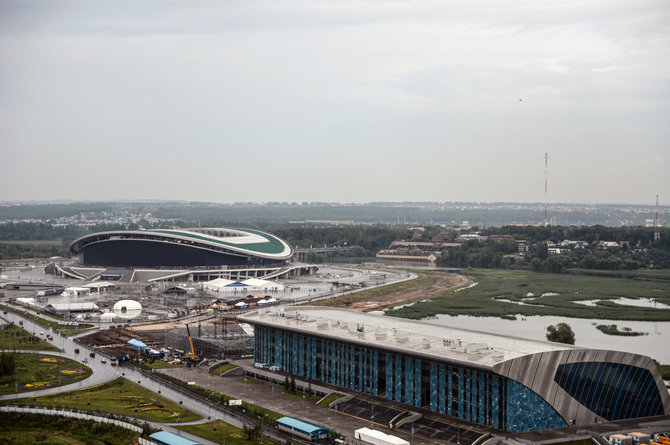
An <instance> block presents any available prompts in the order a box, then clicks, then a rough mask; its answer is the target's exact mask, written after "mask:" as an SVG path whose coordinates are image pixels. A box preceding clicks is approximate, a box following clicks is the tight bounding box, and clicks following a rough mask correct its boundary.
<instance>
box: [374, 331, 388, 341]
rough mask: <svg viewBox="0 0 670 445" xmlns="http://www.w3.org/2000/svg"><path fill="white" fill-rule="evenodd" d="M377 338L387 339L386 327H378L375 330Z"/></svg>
mask: <svg viewBox="0 0 670 445" xmlns="http://www.w3.org/2000/svg"><path fill="white" fill-rule="evenodd" d="M375 338H376V339H377V340H386V329H377V330H376V331H375Z"/></svg>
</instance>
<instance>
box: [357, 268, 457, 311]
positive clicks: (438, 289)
mask: <svg viewBox="0 0 670 445" xmlns="http://www.w3.org/2000/svg"><path fill="white" fill-rule="evenodd" d="M435 273H436V274H437V275H438V276H440V280H439V281H436V282H435V283H433V284H432V285H430V286H426V287H420V288H417V289H414V290H410V291H407V290H404V291H401V292H392V293H389V294H385V295H379V296H377V297H371V298H369V299H366V300H365V301H356V302H354V303H351V304H350V305H348V306H346V307H347V308H348V309H354V310H356V311H360V312H370V311H379V310H382V309H384V308H387V307H393V306H399V305H401V304H405V303H409V302H411V301H416V300H423V299H426V298H431V297H435V296H438V295H440V294H443V293H444V292H448V291H450V290H454V289H458V288H460V287H464V286H467V285H468V284H469V281H468V279H467V277H465V276H463V275H458V274H454V273H446V272H435Z"/></svg>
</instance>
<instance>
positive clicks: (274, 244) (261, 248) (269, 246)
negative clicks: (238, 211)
mask: <svg viewBox="0 0 670 445" xmlns="http://www.w3.org/2000/svg"><path fill="white" fill-rule="evenodd" d="M223 230H225V229H223ZM230 230H237V231H239V232H247V233H252V234H254V235H259V236H262V237H263V238H265V239H266V240H267V241H268V242H266V243H240V244H237V243H228V242H226V241H223V240H220V239H217V238H216V237H213V236H206V235H201V234H199V233H195V232H189V231H181V230H165V229H152V230H147V232H154V233H166V234H171V235H176V236H182V237H184V238H194V239H198V240H202V241H207V242H209V243H216V244H221V245H224V246H227V247H231V248H233V249H244V250H251V251H253V252H258V253H267V254H275V255H277V254H280V253H283V252H284V249H285V245H284V243H282V242H281V241H280V240H279V238H276V237H274V236H272V235H270V234H267V233H264V232H259V231H257V230H251V229H230Z"/></svg>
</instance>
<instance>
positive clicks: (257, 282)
mask: <svg viewBox="0 0 670 445" xmlns="http://www.w3.org/2000/svg"><path fill="white" fill-rule="evenodd" d="M242 284H245V285H247V286H249V288H250V290H252V291H258V290H264V291H273V290H274V291H281V290H284V285H283V284H281V283H277V282H276V281H269V280H261V279H258V278H249V279H247V280H244V281H242Z"/></svg>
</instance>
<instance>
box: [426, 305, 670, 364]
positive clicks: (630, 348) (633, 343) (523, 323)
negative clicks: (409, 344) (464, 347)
mask: <svg viewBox="0 0 670 445" xmlns="http://www.w3.org/2000/svg"><path fill="white" fill-rule="evenodd" d="M426 321H429V322H431V323H436V324H441V325H445V326H452V327H455V328H464V329H472V330H476V331H485V332H490V333H493V334H504V335H511V336H514V337H525V338H530V339H534V340H546V336H545V335H546V333H547V326H549V325H554V324H556V323H563V322H564V323H568V324H569V325H570V326H571V327H572V330H573V331H575V344H576V345H577V346H582V347H588V348H595V349H608V350H617V351H626V352H633V353H636V354H643V355H648V356H649V357H651V358H653V359H655V360H657V361H659V362H661V363H664V364H670V322H650V321H622V320H593V319H582V318H565V317H552V316H533V317H528V316H521V315H517V316H516V320H503V319H502V318H497V317H472V316H468V315H457V316H450V315H445V314H440V315H437V316H436V317H434V318H430V319H427V320H426ZM599 324H604V325H610V324H616V325H617V327H618V328H619V330H622V329H623V328H631V330H633V331H636V332H646V333H648V335H641V336H637V337H623V336H614V335H606V334H603V333H602V332H600V331H599V330H598V329H596V325H599Z"/></svg>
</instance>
